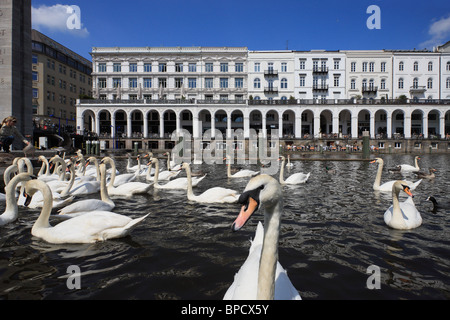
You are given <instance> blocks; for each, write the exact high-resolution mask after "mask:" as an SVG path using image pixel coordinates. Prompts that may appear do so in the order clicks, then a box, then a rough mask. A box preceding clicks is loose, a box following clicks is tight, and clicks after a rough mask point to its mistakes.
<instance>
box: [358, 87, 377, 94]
mask: <svg viewBox="0 0 450 320" xmlns="http://www.w3.org/2000/svg"><path fill="white" fill-rule="evenodd" d="M361 91H362V93H376V92H377V91H378V87H374V86H364V87H363V88H362V90H361Z"/></svg>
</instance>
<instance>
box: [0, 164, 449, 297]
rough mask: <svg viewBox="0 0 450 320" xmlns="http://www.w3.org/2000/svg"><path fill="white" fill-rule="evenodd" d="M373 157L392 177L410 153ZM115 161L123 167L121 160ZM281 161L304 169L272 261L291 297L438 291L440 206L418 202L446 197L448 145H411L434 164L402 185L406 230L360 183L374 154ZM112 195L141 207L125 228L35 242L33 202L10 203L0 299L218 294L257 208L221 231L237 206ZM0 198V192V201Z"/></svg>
mask: <svg viewBox="0 0 450 320" xmlns="http://www.w3.org/2000/svg"><path fill="white" fill-rule="evenodd" d="M382 157H383V159H384V162H385V169H384V171H383V176H382V182H384V181H387V180H394V179H401V178H402V176H401V175H399V174H392V173H389V172H388V170H387V168H392V167H394V166H395V165H397V164H403V163H408V164H413V163H414V155H383V156H382ZM117 163H118V168H119V171H121V172H122V173H123V172H125V167H126V163H125V160H118V161H117ZM293 163H294V166H293V168H291V169H290V170H286V171H285V176H288V175H289V174H293V173H296V172H305V173H307V172H311V176H310V178H309V180H308V182H307V183H306V184H303V185H298V186H284V187H283V191H284V193H283V194H284V215H283V219H282V226H281V235H280V241H279V261H280V263H281V264H282V265H283V267H284V268H285V269H286V270H287V272H288V275H289V277H290V279H291V281H292V283H293V284H294V286H295V287H296V288H297V290H298V291H299V292H300V294H301V296H302V298H303V299H307V300H315V299H450V280H449V276H450V236H449V235H450V233H449V232H450V209H449V208H448V207H447V208H444V209H441V210H439V211H437V212H436V213H432V212H431V209H432V204H431V203H430V202H427V201H425V200H426V198H427V197H428V196H430V195H433V196H435V198H437V199H438V201H439V202H441V203H447V204H448V203H450V195H449V190H450V179H449V178H450V166H449V164H450V156H449V155H422V157H421V160H420V166H421V167H422V168H424V169H426V168H429V167H433V168H436V169H437V170H438V172H437V173H436V178H435V179H434V180H432V181H428V180H424V181H422V183H421V184H420V185H419V187H418V188H417V189H416V190H415V191H414V192H413V193H414V195H415V198H414V202H415V203H416V206H417V208H418V210H419V211H420V212H421V214H422V217H423V224H422V226H420V227H419V228H417V229H414V230H410V231H398V230H392V229H390V228H389V227H388V226H386V225H385V223H384V220H383V214H384V212H385V211H386V209H387V208H388V207H389V206H390V205H391V195H390V194H389V193H388V194H380V193H378V192H374V191H373V189H372V184H373V182H374V180H375V176H376V171H377V165H376V164H370V163H369V162H367V161H334V160H333V159H330V160H329V161H294V162H293ZM327 167H328V168H329V169H332V170H335V173H334V174H330V173H328V172H327V170H326V168H327ZM244 168H248V169H253V170H255V169H258V167H257V166H256V165H244ZM192 170H193V171H200V170H201V171H203V172H204V173H207V177H206V178H205V179H204V180H203V181H202V182H201V183H200V184H199V185H198V186H197V187H196V188H194V192H195V193H196V194H199V193H201V192H203V191H204V190H206V189H208V188H211V187H215V186H222V187H227V188H233V189H235V190H238V191H239V192H242V191H243V190H244V188H245V186H246V184H247V182H248V179H247V178H243V179H228V178H227V175H226V166H225V165H215V166H210V165H205V164H203V165H192ZM183 174H184V173H183ZM405 178H408V179H409V180H413V181H416V180H417V179H416V178H415V177H414V176H413V175H409V176H406V177H405ZM142 181H145V180H144V179H142ZM91 197H96V196H91ZM402 197H403V198H404V196H402ZM114 201H115V203H116V208H115V209H114V212H117V213H121V214H124V215H128V216H131V217H140V216H142V215H144V214H147V213H150V215H149V216H148V218H147V219H146V220H145V221H144V222H143V223H142V224H141V225H140V226H139V227H138V228H136V229H135V230H134V231H133V232H132V234H131V235H130V236H129V237H127V238H124V239H119V240H111V241H106V242H102V243H95V244H80V245H53V244H48V243H45V242H44V241H42V240H40V239H37V238H35V237H33V236H32V235H31V233H30V232H31V227H32V225H33V223H34V222H35V220H36V218H37V216H38V215H39V212H40V211H39V210H38V209H33V210H31V209H27V208H20V209H19V210H20V217H19V220H18V221H16V222H14V223H11V224H9V225H6V226H3V227H1V228H0V299H149V300H159V299H163V300H172V299H176V300H186V299H191V300H201V299H205V300H216V299H222V298H223V296H224V294H225V292H226V290H227V288H228V287H229V286H230V284H231V283H232V282H233V277H234V274H235V273H236V272H237V271H238V270H239V268H240V266H241V265H242V263H243V262H244V261H245V259H246V257H247V255H248V249H249V247H250V241H249V240H250V239H251V238H252V237H253V236H254V232H255V229H256V224H257V222H258V221H262V219H263V216H262V211H261V212H257V213H255V214H254V216H253V217H252V220H251V221H250V222H249V223H248V224H247V225H245V227H244V228H243V229H242V230H240V231H239V232H237V233H233V232H231V228H230V227H231V224H232V222H233V221H234V219H235V218H236V216H237V214H238V212H239V210H240V208H239V205H237V204H198V203H193V202H190V201H188V200H187V198H186V193H185V192H184V191H182V190H176V191H175V190H173V191H164V190H153V189H152V190H151V191H150V193H149V194H148V195H139V196H135V197H134V198H133V199H131V200H126V199H119V198H116V199H114ZM4 207H5V205H4V203H1V204H0V212H3V210H4ZM51 222H52V223H53V224H55V223H57V222H56V221H54V220H51ZM71 266H75V267H77V268H79V270H80V271H81V277H80V282H79V285H80V289H70V288H68V285H67V283H68V281H67V280H68V277H69V276H70V275H71V273H70V267H71ZM68 268H69V270H68ZM374 268H376V269H374ZM368 269H369V271H370V270H379V276H380V277H379V279H380V288H379V289H368V287H367V283H368V279H369V277H370V276H371V275H372V274H373V273H372V272H370V273H368ZM371 279H372V280H373V278H371ZM69 283H72V284H73V283H75V282H73V281H72V282H70V281H69ZM369 283H374V282H373V281H371V280H370V279H369Z"/></svg>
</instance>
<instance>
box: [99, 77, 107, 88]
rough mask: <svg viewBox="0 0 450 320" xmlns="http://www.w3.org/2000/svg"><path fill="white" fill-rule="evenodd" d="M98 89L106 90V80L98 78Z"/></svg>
mask: <svg viewBox="0 0 450 320" xmlns="http://www.w3.org/2000/svg"><path fill="white" fill-rule="evenodd" d="M98 87H99V88H100V89H104V88H106V78H98Z"/></svg>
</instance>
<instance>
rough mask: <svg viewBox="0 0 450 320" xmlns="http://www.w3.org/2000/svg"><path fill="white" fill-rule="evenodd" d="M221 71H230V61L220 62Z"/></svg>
mask: <svg viewBox="0 0 450 320" xmlns="http://www.w3.org/2000/svg"><path fill="white" fill-rule="evenodd" d="M220 72H228V63H227V62H222V63H221V64H220Z"/></svg>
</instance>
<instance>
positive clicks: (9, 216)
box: [0, 177, 21, 225]
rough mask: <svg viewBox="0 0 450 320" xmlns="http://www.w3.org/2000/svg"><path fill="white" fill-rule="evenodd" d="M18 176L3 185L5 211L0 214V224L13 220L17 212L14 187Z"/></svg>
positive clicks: (17, 181)
mask: <svg viewBox="0 0 450 320" xmlns="http://www.w3.org/2000/svg"><path fill="white" fill-rule="evenodd" d="M19 179H20V178H18V177H17V178H15V179H13V180H11V182H10V183H8V185H7V186H6V187H5V195H6V208H5V212H4V213H3V214H2V215H0V225H3V224H6V223H8V222H11V221H14V220H15V219H16V218H17V215H18V214H19V208H18V207H17V199H16V194H15V193H16V187H17V185H18V184H19V182H20V181H21V180H19Z"/></svg>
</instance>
